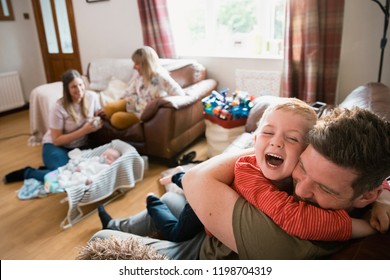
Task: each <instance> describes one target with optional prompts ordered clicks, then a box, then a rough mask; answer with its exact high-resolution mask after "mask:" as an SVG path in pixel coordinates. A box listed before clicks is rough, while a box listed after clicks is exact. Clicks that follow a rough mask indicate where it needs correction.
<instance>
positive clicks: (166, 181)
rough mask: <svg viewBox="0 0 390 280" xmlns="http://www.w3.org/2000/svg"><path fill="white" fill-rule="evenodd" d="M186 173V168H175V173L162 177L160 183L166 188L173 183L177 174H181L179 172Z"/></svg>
mask: <svg viewBox="0 0 390 280" xmlns="http://www.w3.org/2000/svg"><path fill="white" fill-rule="evenodd" d="M183 171H184V168H183V167H181V166H177V167H175V169H173V173H172V174H170V175H167V176H165V177H162V178H161V179H160V180H159V181H160V184H161V185H163V186H165V185H168V184H170V183H172V176H173V175H175V174H176V173H179V172H183Z"/></svg>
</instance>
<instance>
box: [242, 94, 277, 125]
mask: <svg viewBox="0 0 390 280" xmlns="http://www.w3.org/2000/svg"><path fill="white" fill-rule="evenodd" d="M279 100H280V97H279V96H273V95H264V96H259V97H256V98H255V99H254V100H253V103H254V105H253V108H252V109H251V111H250V113H249V116H248V120H247V121H246V124H245V131H246V132H253V131H255V130H256V128H257V123H258V122H259V120H260V118H261V117H262V116H263V113H264V111H265V110H266V109H267V108H268V107H269V106H270V105H273V104H276V103H277V102H278V101H279Z"/></svg>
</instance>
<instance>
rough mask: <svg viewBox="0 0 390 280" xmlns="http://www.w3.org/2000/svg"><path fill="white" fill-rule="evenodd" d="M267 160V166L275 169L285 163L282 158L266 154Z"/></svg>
mask: <svg viewBox="0 0 390 280" xmlns="http://www.w3.org/2000/svg"><path fill="white" fill-rule="evenodd" d="M265 160H266V162H267V164H269V165H270V166H273V167H277V166H279V165H281V164H282V163H283V161H284V159H283V158H282V157H281V156H278V155H275V154H266V155H265Z"/></svg>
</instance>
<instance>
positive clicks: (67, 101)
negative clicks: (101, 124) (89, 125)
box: [62, 69, 88, 123]
mask: <svg viewBox="0 0 390 280" xmlns="http://www.w3.org/2000/svg"><path fill="white" fill-rule="evenodd" d="M75 78H81V75H80V73H79V72H78V71H77V70H74V69H70V70H68V71H66V72H65V73H64V74H63V75H62V85H63V96H62V102H63V104H64V108H65V111H66V112H68V114H69V115H70V117H71V118H72V119H73V120H74V121H75V122H76V123H78V122H79V116H78V115H77V114H76V112H75V110H74V108H73V106H72V104H73V100H72V96H71V94H70V91H69V84H70V83H71V82H72V81H73V80H74V79H75ZM80 108H81V114H82V115H83V117H84V118H86V117H87V116H88V107H87V102H85V95H84V97H83V98H82V99H81V103H80Z"/></svg>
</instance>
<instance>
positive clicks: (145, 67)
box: [131, 46, 160, 84]
mask: <svg viewBox="0 0 390 280" xmlns="http://www.w3.org/2000/svg"><path fill="white" fill-rule="evenodd" d="M131 58H132V59H133V62H134V64H138V65H139V66H140V74H141V76H142V77H143V78H144V82H145V83H146V84H149V83H150V81H151V80H152V79H153V78H154V77H155V76H156V75H157V70H158V69H159V67H160V64H159V61H158V60H159V57H158V55H157V53H156V51H155V50H154V49H153V48H151V47H149V46H144V47H142V48H139V49H137V50H136V51H135V52H134V53H133V55H132V57H131Z"/></svg>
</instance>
